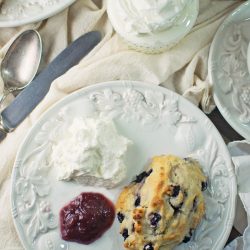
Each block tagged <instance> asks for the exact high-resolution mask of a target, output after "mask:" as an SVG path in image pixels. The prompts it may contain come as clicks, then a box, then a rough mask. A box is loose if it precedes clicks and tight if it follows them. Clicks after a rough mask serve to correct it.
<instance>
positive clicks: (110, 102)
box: [11, 81, 237, 250]
mask: <svg viewBox="0 0 250 250" xmlns="http://www.w3.org/2000/svg"><path fill="white" fill-rule="evenodd" d="M96 115H104V116H106V117H110V118H111V119H113V121H114V122H115V125H116V128H117V130H118V132H119V133H120V134H122V135H123V136H126V137H127V138H129V139H130V140H132V141H133V145H131V146H129V149H128V152H127V154H126V157H125V163H126V165H127V166H128V170H127V176H126V179H125V181H124V182H123V184H121V185H120V186H118V187H116V188H114V189H109V190H107V189H105V188H100V187H99V188H98V187H89V186H83V185H80V184H77V183H74V182H65V181H58V180H57V177H56V175H57V173H56V170H55V169H54V168H53V166H52V164H50V154H51V147H52V145H53V144H54V140H53V138H54V134H55V132H56V133H57V135H58V133H60V128H62V126H65V125H66V126H67V124H70V123H71V121H72V119H73V118H74V117H77V116H78V117H79V116H81V117H91V116H96ZM62 137H63V135H62ZM160 154H175V155H178V156H181V157H186V156H190V155H191V156H192V157H194V158H196V159H197V160H198V161H199V162H200V164H201V165H202V168H203V171H204V173H205V174H206V175H207V176H208V189H207V190H206V191H205V192H204V195H205V201H206V215H205V217H204V218H203V219H202V222H201V223H200V225H199V226H198V228H197V229H196V230H195V232H194V235H193V238H192V240H191V241H190V242H189V243H187V244H181V245H179V246H178V247H176V249H178V250H180V249H183V250H184V249H189V248H188V247H190V249H192V250H194V249H197V250H198V249H199V250H201V249H203V250H205V249H207V250H208V249H209V250H215V249H218V250H219V249H222V248H223V247H224V244H225V242H226V240H227V238H228V236H229V233H230V232H231V229H232V225H233V220H234V213H235V198H236V193H237V190H236V180H235V175H234V172H233V168H232V165H231V159H230V156H229V153H228V151H227V148H226V146H225V144H224V141H223V139H222V137H221V136H220V134H219V133H218V131H217V130H216V128H215V127H214V125H213V124H212V122H211V121H210V120H209V119H208V118H207V117H206V116H205V115H204V114H203V113H202V112H201V111H200V110H199V109H198V108H197V107H196V106H194V105H193V104H191V103H190V102H188V101H187V100H186V99H184V98H183V97H181V96H179V95H177V94H176V93H174V92H171V91H169V90H167V89H165V88H162V87H159V86H154V85H152V84H146V83H141V82H132V81H114V82H107V83H102V84H97V85H93V86H90V87H86V88H84V89H82V90H79V91H77V92H75V93H73V94H71V95H69V96H67V97H66V98H64V99H63V100H61V101H60V102H58V103H57V104H55V105H54V106H53V107H52V108H50V109H49V110H48V111H47V112H46V113H45V114H44V115H43V116H42V117H41V119H40V120H39V121H38V122H37V123H36V124H35V125H34V126H33V128H32V129H31V130H30V132H29V133H28V135H27V136H26V138H25V140H24V141H23V143H22V145H21V147H20V149H19V152H18V154H17V157H16V161H15V165H14V168H13V174H12V191H11V203H12V213H13V218H14V222H15V226H16V229H17V232H18V234H19V237H20V239H21V242H22V244H23V246H24V247H25V248H26V249H36V250H44V249H70V250H78V249H79V250H80V249H85V250H100V249H104V250H120V249H123V248H122V237H121V236H120V235H119V225H118V221H117V219H115V222H114V223H113V226H112V227H111V228H110V229H109V230H108V231H107V232H106V233H105V234H104V235H103V236H102V237H101V238H100V239H98V240H97V241H95V242H94V243H92V244H90V245H81V244H77V243H72V242H66V241H63V240H62V239H61V237H60V231H59V227H58V223H59V211H60V209H61V208H62V207H63V206H64V205H65V204H67V203H68V202H69V201H70V200H72V199H73V198H75V197H76V196H77V195H78V194H80V193H81V192H84V191H93V192H100V193H103V194H104V195H105V196H107V197H108V198H109V199H110V200H111V201H113V202H115V201H116V199H117V197H118V194H119V192H120V191H121V188H122V187H123V186H124V185H125V184H128V183H129V182H130V181H131V180H133V179H134V178H135V175H138V174H139V173H140V172H142V171H143V170H144V168H145V167H146V166H147V164H148V162H149V161H150V159H151V158H152V156H155V155H160Z"/></svg>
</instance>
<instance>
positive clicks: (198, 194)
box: [116, 155, 207, 250]
mask: <svg viewBox="0 0 250 250" xmlns="http://www.w3.org/2000/svg"><path fill="white" fill-rule="evenodd" d="M206 189H207V178H206V177H205V175H204V174H203V172H202V169H201V167H200V165H199V163H198V162H197V161H196V160H193V159H191V158H185V159H181V158H179V157H177V156H173V155H169V156H164V155H163V156H156V157H154V158H153V159H152V162H151V164H150V166H149V170H147V171H144V172H142V173H141V174H139V175H137V176H136V177H135V180H134V181H133V182H132V183H131V184H130V185H129V186H127V187H125V188H124V189H123V191H122V192H121V194H120V196H119V198H118V201H117V203H116V211H117V218H118V221H119V223H120V233H121V234H122V236H123V238H124V247H125V249H129V250H158V249H159V248H160V247H161V246H164V249H173V248H174V247H175V246H176V245H178V244H180V243H182V242H183V243H186V242H188V241H189V240H190V239H191V237H192V234H193V231H194V230H195V228H196V227H197V225H198V224H199V223H200V221H201V219H202V217H203V215H204V214H205V202H204V197H203V191H205V190H206Z"/></svg>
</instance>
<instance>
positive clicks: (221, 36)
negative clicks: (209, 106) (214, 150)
mask: <svg viewBox="0 0 250 250" xmlns="http://www.w3.org/2000/svg"><path fill="white" fill-rule="evenodd" d="M249 13H250V2H249V1H247V2H246V3H244V4H242V5H241V6H239V7H238V8H237V9H236V10H234V11H233V12H232V13H231V14H230V15H229V16H228V17H227V18H226V19H225V21H224V22H223V24H222V25H221V26H220V28H219V29H218V31H217V33H216V35H215V37H214V40H213V42H212V45H211V49H210V53H209V64H208V70H209V78H210V82H211V83H213V88H214V100H215V103H216V105H217V107H218V109H219V111H220V112H221V114H222V115H223V117H224V118H225V119H226V121H227V122H228V123H229V124H230V125H231V126H232V127H233V128H234V129H235V130H236V131H237V132H238V133H239V134H240V135H242V136H243V137H245V138H246V139H248V140H250V75H249V72H248V67H247V48H248V44H249V41H250V14H249Z"/></svg>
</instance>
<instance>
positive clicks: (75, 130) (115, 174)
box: [51, 117, 132, 188]
mask: <svg viewBox="0 0 250 250" xmlns="http://www.w3.org/2000/svg"><path fill="white" fill-rule="evenodd" d="M130 144H132V141H130V140H129V139H127V138H126V137H124V136H122V135H120V134H118V132H117V130H116V127H115V124H114V122H113V121H112V120H108V119H104V118H83V117H76V118H74V120H73V122H72V124H71V125H70V126H69V127H67V128H65V131H64V136H63V137H62V138H57V141H56V142H55V143H54V145H53V147H52V153H51V162H52V166H53V167H55V168H56V172H57V177H58V179H59V180H65V181H71V180H75V181H77V182H78V183H81V184H84V185H91V186H92V185H94V186H103V187H107V188H112V187H114V186H116V185H117V184H118V183H120V182H121V181H122V180H123V179H124V178H125V177H126V169H127V167H126V165H125V163H124V156H125V154H126V152H127V149H128V146H129V145H130Z"/></svg>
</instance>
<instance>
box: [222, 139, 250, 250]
mask: <svg viewBox="0 0 250 250" xmlns="http://www.w3.org/2000/svg"><path fill="white" fill-rule="evenodd" d="M228 149H229V152H230V154H231V156H232V161H233V163H234V167H235V174H236V178H237V184H238V195H239V198H240V200H239V202H238V203H237V208H236V216H235V221H234V226H235V228H236V229H237V230H238V231H239V232H241V233H243V236H242V237H238V238H236V239H235V240H233V241H232V242H231V243H230V244H229V245H228V246H226V247H225V250H249V249H250V223H249V222H250V181H249V178H250V142H248V141H246V140H244V141H234V142H231V143H229V144H228ZM240 202H242V204H243V207H244V209H242V208H241V203H240ZM246 222H247V225H246Z"/></svg>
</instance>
